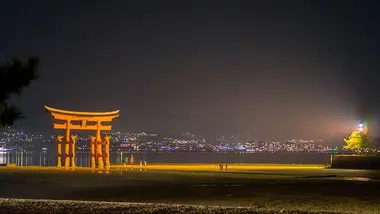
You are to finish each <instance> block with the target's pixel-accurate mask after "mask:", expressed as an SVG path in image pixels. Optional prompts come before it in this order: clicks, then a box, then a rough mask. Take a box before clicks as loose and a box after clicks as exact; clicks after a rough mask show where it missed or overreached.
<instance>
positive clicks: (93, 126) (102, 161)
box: [45, 106, 119, 169]
mask: <svg viewBox="0 0 380 214" xmlns="http://www.w3.org/2000/svg"><path fill="white" fill-rule="evenodd" d="M45 109H46V110H47V111H49V112H50V113H51V115H52V116H53V118H54V119H55V120H60V121H65V122H64V123H54V124H53V125H54V129H65V130H66V135H65V154H64V156H63V155H62V143H63V140H62V139H63V136H58V148H57V166H58V167H61V166H62V158H64V160H65V167H66V168H68V167H70V158H71V167H75V141H76V136H74V135H73V136H70V131H71V130H94V131H96V136H95V137H94V136H91V137H90V143H91V163H90V165H91V168H96V166H97V167H98V168H99V169H103V168H104V167H105V168H106V169H109V168H110V153H109V144H110V141H109V139H110V137H109V136H105V137H104V140H103V141H102V139H101V136H100V131H111V130H112V126H111V125H102V122H111V121H112V120H113V119H114V118H117V117H119V110H117V111H110V112H79V111H68V110H62V109H55V108H51V107H49V106H45ZM75 123H77V124H75ZM70 145H71V146H70ZM103 145H104V153H103V148H102V146H103ZM95 146H96V153H95ZM70 147H71V152H70ZM95 160H96V161H97V163H96V162H95Z"/></svg>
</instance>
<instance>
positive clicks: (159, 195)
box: [0, 168, 380, 213]
mask: <svg viewBox="0 0 380 214" xmlns="http://www.w3.org/2000/svg"><path fill="white" fill-rule="evenodd" d="M379 179H380V175H379V173H378V172H376V171H362V170H328V169H301V168H300V169H281V168H278V169H273V168H271V169H265V168H260V169H257V170H254V169H251V170H240V171H239V170H235V171H230V172H218V171H211V172H207V171H154V170H148V171H139V170H137V171H136V170H134V171H130V170H128V171H126V170H117V169H115V170H113V171H111V172H110V174H100V173H93V172H89V171H81V170H77V171H75V172H73V171H57V170H42V171H36V170H27V169H0V197H2V198H23V199H53V200H82V201H84V200H85V201H114V202H123V201H124V202H143V203H146V202H149V203H156V205H152V204H130V203H124V204H122V203H116V204H104V203H103V204H102V203H97V202H91V205H89V204H88V203H90V202H72V201H69V202H62V201H56V202H51V201H38V202H35V201H33V202H30V201H26V202H25V201H22V202H20V201H14V200H12V201H9V200H6V199H3V200H1V201H0V209H1V210H0V213H6V211H7V212H8V213H12V212H11V211H14V212H17V211H20V209H21V211H22V212H19V213H31V212H32V211H36V212H35V213H46V212H45V211H50V213H52V212H64V213H70V212H71V213H73V212H75V213H78V212H82V213H83V212H84V213H89V212H90V211H91V213H93V211H94V210H95V211H98V213H99V212H100V213H104V212H107V213H110V212H111V213H120V212H122V211H125V212H127V211H128V212H129V213H278V212H280V211H282V212H285V213H313V212H314V213H322V212H327V213H380V191H379V187H380V182H379ZM20 203H21V204H20ZM157 203H158V204H157ZM159 204H161V205H159ZM170 204H182V205H175V206H174V205H173V206H170ZM189 205H196V206H189ZM205 206H207V207H205ZM209 206H224V207H229V208H216V207H209ZM21 207H22V208H21ZM89 207H91V209H89ZM115 207H116V208H115ZM41 209H42V210H41ZM43 209H45V210H43ZM46 209H48V210H46ZM67 209H69V210H67ZM73 209H74V211H73ZM106 210H107V211H106Z"/></svg>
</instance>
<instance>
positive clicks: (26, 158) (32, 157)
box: [0, 150, 133, 167]
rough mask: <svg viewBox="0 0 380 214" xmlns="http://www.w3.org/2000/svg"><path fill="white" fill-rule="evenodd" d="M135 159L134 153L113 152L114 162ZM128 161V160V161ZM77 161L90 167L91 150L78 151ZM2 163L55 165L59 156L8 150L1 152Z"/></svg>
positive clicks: (50, 153) (78, 164)
mask: <svg viewBox="0 0 380 214" xmlns="http://www.w3.org/2000/svg"><path fill="white" fill-rule="evenodd" d="M131 160H133V154H129V153H124V154H123V155H120V153H114V154H111V163H112V164H124V163H129V162H130V161H131ZM126 161H128V162H126ZM75 163H76V165H77V166H80V167H90V154H89V152H77V153H76V158H75ZM0 164H1V165H5V164H14V165H16V166H55V165H56V164H57V156H56V154H55V153H53V152H47V151H44V150H42V151H27V150H18V151H6V152H3V151H2V152H0Z"/></svg>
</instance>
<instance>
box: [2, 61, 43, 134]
mask: <svg viewBox="0 0 380 214" xmlns="http://www.w3.org/2000/svg"><path fill="white" fill-rule="evenodd" d="M38 66H39V59H38V58H37V57H29V58H28V59H27V60H26V62H22V61H20V60H19V59H16V58H13V59H12V60H11V61H8V62H6V63H5V65H0V129H2V128H4V127H5V126H7V125H9V126H11V125H13V123H14V121H16V120H17V119H20V118H24V116H23V114H22V112H21V111H20V110H19V109H18V108H17V107H16V106H14V105H11V104H9V103H8V101H9V99H10V98H11V97H12V95H14V94H15V95H21V92H22V90H23V89H24V88H26V87H27V86H29V85H30V83H31V82H32V81H33V80H35V79H37V78H38V72H37V70H38Z"/></svg>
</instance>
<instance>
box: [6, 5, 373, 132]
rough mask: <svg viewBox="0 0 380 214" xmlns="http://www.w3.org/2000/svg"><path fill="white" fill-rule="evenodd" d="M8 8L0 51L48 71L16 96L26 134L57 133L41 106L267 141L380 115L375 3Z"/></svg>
mask: <svg viewBox="0 0 380 214" xmlns="http://www.w3.org/2000/svg"><path fill="white" fill-rule="evenodd" d="M1 8H2V12H1V13H0V27H1V33H0V59H2V61H3V62H5V61H6V60H9V59H10V58H11V57H13V56H16V57H19V58H21V59H26V57H27V56H28V55H36V56H38V57H40V58H41V68H40V74H41V78H40V79H39V80H38V81H36V82H35V83H34V84H33V85H32V86H31V87H30V88H29V89H27V90H25V91H24V94H23V96H22V97H20V98H15V99H14V100H13V103H15V104H18V105H20V107H21V108H22V109H23V111H24V113H25V114H26V115H27V119H25V120H23V121H20V122H18V123H17V127H20V128H22V129H24V130H27V131H50V130H52V128H51V126H52V125H51V118H50V116H49V115H47V114H45V112H44V107H43V106H44V105H45V104H47V105H50V106H52V107H56V108H64V109H72V110H79V111H108V110H114V109H120V111H121V117H120V119H118V120H117V121H115V122H114V130H119V131H151V132H159V133H178V132H181V131H190V132H195V133H198V134H201V135H203V136H206V137H207V136H216V135H224V134H231V133H237V132H251V133H253V134H254V135H255V136H257V137H258V138H265V139H282V138H290V137H303V138H314V137H324V138H334V137H340V136H342V135H347V134H348V132H349V131H351V130H352V129H353V128H354V127H355V126H356V123H357V121H359V120H368V121H370V122H371V124H377V120H378V119H377V118H378V116H379V114H380V95H379V94H380V84H379V80H380V74H379V72H380V69H379V68H380V58H379V56H380V49H379V48H380V12H379V11H380V7H379V4H378V3H377V1H364V0H358V1H332V0H325V1H324V0H319V1H305V0H300V1H283V0H280V1H269V0H265V1H248V0H247V1H126V0H120V1H116V0H109V1H100V0H99V1H95V0H91V1H78V0H75V1H71V0H65V1H50V0H49V1H48V0H46V1H39V0H30V1H18V0H12V1H3V2H1ZM376 129H377V128H376ZM370 132H371V130H370ZM374 132H378V129H377V130H376V131H373V133H374Z"/></svg>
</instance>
